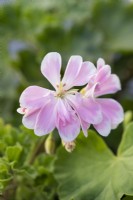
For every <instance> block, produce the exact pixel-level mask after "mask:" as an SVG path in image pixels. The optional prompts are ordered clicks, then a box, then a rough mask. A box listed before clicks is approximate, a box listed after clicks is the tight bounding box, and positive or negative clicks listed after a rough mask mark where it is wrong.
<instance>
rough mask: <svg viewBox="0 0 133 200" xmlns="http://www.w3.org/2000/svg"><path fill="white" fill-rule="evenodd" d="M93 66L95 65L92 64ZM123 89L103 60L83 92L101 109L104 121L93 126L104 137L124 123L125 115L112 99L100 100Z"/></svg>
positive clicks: (99, 61)
mask: <svg viewBox="0 0 133 200" xmlns="http://www.w3.org/2000/svg"><path fill="white" fill-rule="evenodd" d="M91 65H92V66H94V65H93V63H91ZM120 89H121V85H120V80H119V78H118V76H117V75H115V74H111V68H110V66H109V65H106V64H105V61H104V60H103V59H101V58H99V59H98V61H97V69H96V71H95V74H93V75H92V77H91V78H90V80H89V82H88V85H87V86H86V87H85V88H84V89H83V90H82V91H81V93H82V95H83V97H84V98H85V99H89V98H90V97H93V99H94V100H95V103H96V105H97V104H99V106H100V108H101V114H102V120H101V122H100V123H98V124H93V126H94V127H95V129H96V130H97V131H98V132H99V133H100V134H101V135H103V136H107V135H108V134H109V133H110V131H111V129H114V128H116V127H117V126H118V125H119V123H121V122H122V121H123V118H124V113H123V109H122V107H121V105H120V104H119V103H118V102H117V101H115V100H113V99H111V98H98V97H99V96H101V95H106V94H113V93H115V92H117V91H119V90H120Z"/></svg>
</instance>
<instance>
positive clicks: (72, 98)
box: [67, 93, 90, 137]
mask: <svg viewBox="0 0 133 200" xmlns="http://www.w3.org/2000/svg"><path fill="white" fill-rule="evenodd" d="M67 101H68V102H69V104H70V105H71V107H72V108H73V109H74V111H75V112H76V114H77V116H78V118H79V121H80V125H81V128H82V130H83V133H84V135H85V136H86V137H87V135H88V133H87V129H88V128H89V127H90V123H88V121H86V119H88V118H86V116H85V114H87V109H85V108H84V105H82V103H83V102H82V98H81V95H80V94H78V93H77V94H76V95H67ZM83 112H84V114H83Z"/></svg>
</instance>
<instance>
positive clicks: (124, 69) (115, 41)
mask: <svg viewBox="0 0 133 200" xmlns="http://www.w3.org/2000/svg"><path fill="white" fill-rule="evenodd" d="M0 18H1V20H0V21H1V22H0V23H1V24H0V33H1V42H0V46H1V48H0V116H1V117H2V118H4V120H5V121H6V122H10V123H13V124H15V125H18V124H20V123H21V116H20V115H18V114H17V113H16V109H17V107H18V106H19V103H18V99H19V96H20V94H21V92H22V90H23V89H25V88H26V87H27V86H29V85H40V86H43V87H51V86H50V85H49V83H48V82H47V80H45V78H44V77H43V76H42V74H41V73H40V63H41V60H42V58H43V56H44V55H45V54H46V53H47V52H50V51H57V52H59V53H60V54H61V55H62V58H63V66H64V67H65V65H66V63H67V60H68V58H69V57H70V56H71V55H77V54H79V55H81V56H82V57H83V59H84V60H90V61H92V62H94V63H95V62H96V60H97V59H98V58H99V57H103V58H104V59H105V60H106V62H107V63H109V64H110V65H111V66H112V71H113V73H116V74H118V76H119V77H120V79H121V83H122V91H121V92H119V93H117V94H116V95H114V96H113V97H114V98H116V99H118V100H119V101H120V102H121V103H122V105H123V106H124V110H128V109H133V3H132V2H131V1H126V0H125V1H124V0H123V1H122V0H121V1H120V0H82V1H80V0H64V1H62V0H38V1H37V0H28V1H27V0H19V1H18V0H1V1H0Z"/></svg>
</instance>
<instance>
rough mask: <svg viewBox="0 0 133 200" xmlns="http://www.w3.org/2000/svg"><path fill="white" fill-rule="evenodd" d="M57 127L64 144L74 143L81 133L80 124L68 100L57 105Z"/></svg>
mask: <svg viewBox="0 0 133 200" xmlns="http://www.w3.org/2000/svg"><path fill="white" fill-rule="evenodd" d="M56 127H57V129H58V131H59V135H60V137H61V138H62V140H63V141H64V142H71V141H73V140H74V139H75V138H76V137H77V135H78V134H79V132H80V122H79V119H78V118H77V116H76V114H75V112H74V110H72V108H71V106H70V105H69V103H68V102H67V101H66V100H63V99H60V100H58V101H57V103H56Z"/></svg>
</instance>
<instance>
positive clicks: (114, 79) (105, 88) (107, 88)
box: [95, 74, 121, 97]
mask: <svg viewBox="0 0 133 200" xmlns="http://www.w3.org/2000/svg"><path fill="white" fill-rule="evenodd" d="M119 90H121V84H120V79H119V77H118V76H117V75H115V74H111V75H110V76H109V78H108V79H107V80H106V81H105V82H104V83H102V84H99V86H98V87H96V89H95V96H96V97H98V96H100V95H105V94H113V93H115V92H117V91H119Z"/></svg>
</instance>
